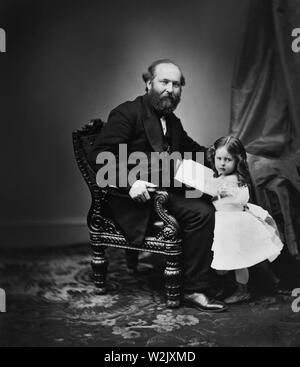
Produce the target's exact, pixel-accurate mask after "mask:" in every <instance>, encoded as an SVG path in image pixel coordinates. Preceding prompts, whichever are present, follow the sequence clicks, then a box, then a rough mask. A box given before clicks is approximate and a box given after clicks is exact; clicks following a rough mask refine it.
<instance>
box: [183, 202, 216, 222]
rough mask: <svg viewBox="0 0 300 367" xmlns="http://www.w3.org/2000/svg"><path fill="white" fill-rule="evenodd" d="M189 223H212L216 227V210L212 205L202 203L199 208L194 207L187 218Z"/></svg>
mask: <svg viewBox="0 0 300 367" xmlns="http://www.w3.org/2000/svg"><path fill="white" fill-rule="evenodd" d="M186 219H187V222H189V223H195V222H198V223H204V222H205V223H210V224H212V225H214V222H215V208H214V206H213V205H212V204H210V203H206V202H202V203H201V204H200V203H199V205H198V206H192V207H191V208H190V210H189V213H188V215H187V217H186Z"/></svg>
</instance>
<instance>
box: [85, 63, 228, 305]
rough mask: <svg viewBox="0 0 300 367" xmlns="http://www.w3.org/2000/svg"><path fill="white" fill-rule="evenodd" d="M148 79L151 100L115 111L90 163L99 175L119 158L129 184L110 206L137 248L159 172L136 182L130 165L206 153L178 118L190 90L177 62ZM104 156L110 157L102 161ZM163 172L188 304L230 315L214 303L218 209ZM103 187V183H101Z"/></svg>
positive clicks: (157, 67) (155, 66)
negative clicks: (178, 234) (136, 159)
mask: <svg viewBox="0 0 300 367" xmlns="http://www.w3.org/2000/svg"><path fill="white" fill-rule="evenodd" d="M143 79H144V82H145V83H146V94H145V95H143V96H139V97H137V98H136V99H135V100H134V101H129V102H125V103H123V104H121V105H120V106H118V107H116V108H115V109H113V110H112V111H111V113H110V115H109V118H108V122H107V124H106V125H105V127H104V128H103V130H102V131H101V134H100V135H99V136H98V137H97V138H96V141H95V144H94V146H93V149H92V152H91V155H90V157H89V159H90V162H91V164H92V165H93V167H94V169H95V170H96V171H98V173H100V171H101V168H103V164H104V162H105V157H107V156H106V155H105V154H107V152H109V154H113V155H114V157H116V165H115V167H114V169H116V175H115V177H117V178H120V177H121V178H122V177H123V178H124V175H125V178H126V180H125V184H124V180H123V178H122V181H123V182H120V181H118V182H117V183H116V186H117V187H118V190H115V191H114V192H112V193H111V194H110V195H109V197H108V202H109V205H110V207H111V210H112V212H113V214H114V217H115V220H116V221H117V222H118V224H119V225H120V227H121V228H122V229H123V231H124V233H125V235H126V236H127V238H128V240H129V241H130V242H131V243H132V244H133V245H134V244H140V243H142V242H143V241H144V238H145V233H146V229H147V226H148V222H149V218H150V213H151V203H150V195H149V191H150V190H153V188H154V187H155V186H156V185H155V184H154V183H153V182H150V179H149V175H150V173H153V172H151V170H152V168H151V165H149V164H148V165H147V164H146V165H145V164H144V173H145V174H144V175H143V174H141V173H140V172H139V173H137V175H136V176H135V177H134V179H133V178H132V172H131V173H130V168H132V167H134V165H132V163H131V161H130V160H129V162H128V160H127V159H128V156H129V155H130V154H132V153H136V152H138V153H141V152H142V153H144V154H145V156H146V157H148V158H149V160H148V162H150V155H151V153H153V152H158V153H163V152H165V153H166V154H170V153H171V154H172V153H174V152H179V153H181V154H184V152H191V153H195V152H204V150H205V148H204V147H202V146H200V145H199V144H198V143H196V142H195V141H194V140H193V139H191V138H190V137H189V136H188V135H187V133H186V132H185V130H184V129H183V127H182V124H181V121H180V120H179V119H178V118H177V117H176V116H175V115H174V113H173V111H174V110H175V109H176V107H177V105H178V104H179V102H180V97H181V91H182V87H183V86H184V85H185V78H184V76H183V74H182V72H181V70H180V68H179V67H178V66H177V65H176V64H175V63H173V62H172V61H171V60H167V59H166V60H158V61H155V62H154V63H152V64H151V65H150V66H149V68H148V71H147V72H146V73H145V74H143ZM125 148H126V149H125ZM102 153H104V155H102V156H101V154H102ZM96 163H97V164H96ZM145 167H146V169H145ZM99 168H100V171H99ZM158 171H159V175H160V181H159V182H161V179H162V176H163V178H165V176H166V174H168V175H170V176H171V178H170V182H171V183H170V185H168V186H169V187H168V188H167V190H168V191H169V203H168V210H169V212H170V214H172V215H173V216H174V217H175V218H176V219H177V221H178V222H179V224H180V226H181V229H182V238H183V283H184V284H183V287H184V300H185V303H186V304H189V305H192V306H195V307H197V308H199V309H200V310H204V311H208V312H209V311H211V312H221V311H224V310H225V309H226V306H225V305H224V304H223V303H221V302H218V301H215V300H213V299H210V298H209V297H208V295H210V296H211V293H212V288H213V287H214V286H215V281H216V279H215V274H214V273H213V271H212V269H211V268H210V264H211V261H212V252H211V246H212V240H213V231H214V207H213V205H212V204H211V203H210V202H209V200H206V199H205V198H204V197H202V198H187V197H186V196H185V195H184V191H183V190H182V188H178V187H175V186H176V185H174V181H172V178H173V176H174V175H173V174H172V172H174V171H172V170H170V171H168V172H165V171H163V170H160V169H159V170H158ZM129 173H130V174H131V177H129ZM122 175H123V176H122ZM97 176H98V174H97ZM120 180H121V179H120ZM97 183H98V184H99V183H100V182H99V181H98V180H97ZM159 184H160V183H159ZM160 186H161V185H160Z"/></svg>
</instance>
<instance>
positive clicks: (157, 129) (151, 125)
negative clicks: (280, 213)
mask: <svg viewBox="0 0 300 367" xmlns="http://www.w3.org/2000/svg"><path fill="white" fill-rule="evenodd" d="M143 101H144V107H145V118H144V119H143V124H144V128H145V133H146V135H147V138H148V140H149V143H150V145H151V146H152V148H153V151H155V152H162V151H163V143H164V142H163V136H162V129H161V125H160V121H159V118H158V117H157V116H156V115H155V113H154V111H151V109H150V106H149V105H148V101H147V95H145V96H144V97H143Z"/></svg>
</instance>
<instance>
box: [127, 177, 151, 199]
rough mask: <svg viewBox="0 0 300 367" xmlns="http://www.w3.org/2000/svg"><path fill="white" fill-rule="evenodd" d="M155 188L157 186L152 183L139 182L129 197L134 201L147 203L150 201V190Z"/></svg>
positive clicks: (133, 187) (135, 184)
mask: <svg viewBox="0 0 300 367" xmlns="http://www.w3.org/2000/svg"><path fill="white" fill-rule="evenodd" d="M155 187H157V186H156V185H154V184H153V183H151V182H147V181H142V180H137V181H135V183H134V184H133V185H132V186H131V189H130V191H129V195H130V197H131V198H132V199H133V200H135V201H138V202H140V203H145V202H146V201H147V200H150V195H149V192H148V189H150V188H155Z"/></svg>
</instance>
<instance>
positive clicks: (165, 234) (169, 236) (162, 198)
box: [153, 190, 180, 241]
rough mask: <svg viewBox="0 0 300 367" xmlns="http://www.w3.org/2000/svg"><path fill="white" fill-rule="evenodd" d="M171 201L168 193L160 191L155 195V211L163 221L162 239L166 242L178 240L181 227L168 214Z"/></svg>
mask: <svg viewBox="0 0 300 367" xmlns="http://www.w3.org/2000/svg"><path fill="white" fill-rule="evenodd" d="M168 199H169V194H168V192H167V191H164V190H159V191H155V193H154V194H153V204H154V210H155V212H156V214H157V215H158V217H159V218H160V219H161V220H162V221H163V223H164V227H163V229H162V233H161V237H162V238H163V239H165V240H171V241H174V240H178V237H179V234H180V227H179V224H178V222H177V220H176V219H175V218H174V217H173V216H172V215H171V214H169V213H168V210H167V208H166V206H167V202H168Z"/></svg>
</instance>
